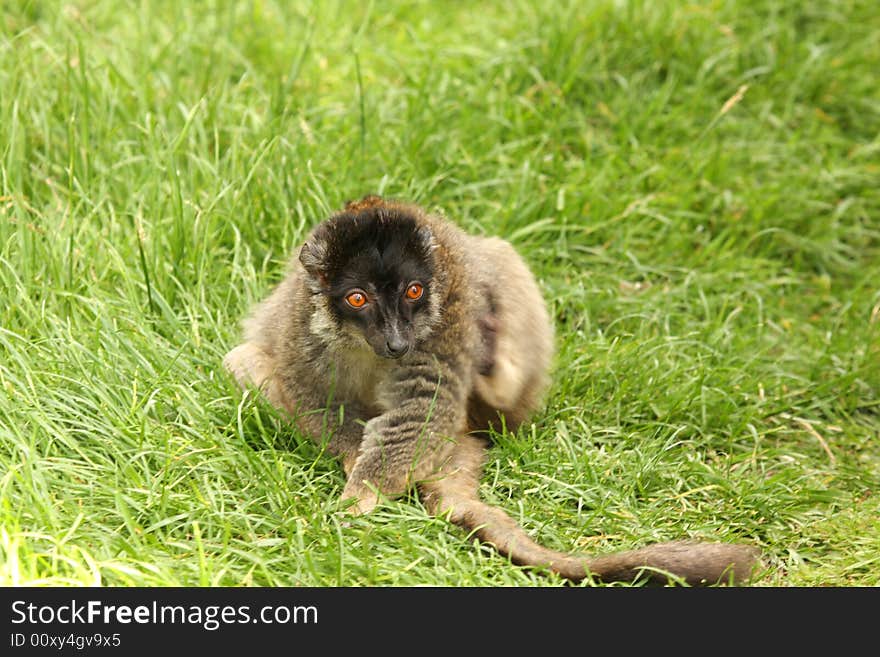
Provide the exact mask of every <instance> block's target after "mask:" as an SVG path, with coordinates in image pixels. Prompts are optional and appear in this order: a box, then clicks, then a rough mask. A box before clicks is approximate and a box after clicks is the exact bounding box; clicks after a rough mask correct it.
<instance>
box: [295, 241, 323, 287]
mask: <svg viewBox="0 0 880 657" xmlns="http://www.w3.org/2000/svg"><path fill="white" fill-rule="evenodd" d="M326 258H327V243H326V242H325V241H324V240H323V239H322V238H321V236H320V235H318V234H315V235H312V237H311V238H310V239H309V241H307V242H306V243H305V244H303V246H302V248H301V249H300V250H299V261H300V262H301V263H302V266H303V267H304V268H305V270H306V273H308V275H309V278H310V279H311V281H312V283H313V285H312V287H313V288H314V289H315V291H320V290H324V289H326V288H327V269H326Z"/></svg>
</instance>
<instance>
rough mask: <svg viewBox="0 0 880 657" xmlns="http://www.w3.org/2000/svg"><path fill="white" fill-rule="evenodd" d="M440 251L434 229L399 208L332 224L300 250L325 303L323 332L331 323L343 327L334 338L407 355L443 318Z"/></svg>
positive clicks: (394, 355)
mask: <svg viewBox="0 0 880 657" xmlns="http://www.w3.org/2000/svg"><path fill="white" fill-rule="evenodd" d="M432 251H433V240H432V237H431V233H430V231H429V230H428V229H427V228H426V227H422V226H419V224H418V222H417V221H416V219H415V218H414V217H412V216H410V215H408V214H407V213H406V212H403V211H401V210H398V209H393V208H387V207H378V208H377V207H372V208H367V209H363V210H361V211H359V212H345V213H342V214H340V215H336V216H334V217H333V218H332V219H329V220H328V221H326V222H325V223H324V224H322V225H321V226H320V227H319V228H318V229H317V230H316V231H315V233H314V235H313V237H312V239H311V240H309V242H308V243H306V244H305V245H304V246H303V248H302V251H301V252H300V261H301V262H302V264H303V266H304V267H305V268H306V271H307V272H308V274H309V276H310V277H311V279H312V283H313V285H312V289H313V291H314V292H315V293H316V294H318V295H320V296H321V297H322V298H323V301H324V313H323V314H324V321H323V322H319V323H318V325H317V328H318V330H319V331H321V330H327V329H328V328H330V327H329V326H327V325H326V324H327V321H328V320H329V322H331V323H332V328H333V330H335V331H336V332H337V335H334V336H327V337H328V338H329V341H333V342H338V339H339V337H340V336H342V335H344V336H346V337H348V338H350V339H351V340H352V341H353V342H355V343H356V342H358V341H361V342H366V344H368V345H369V346H370V347H371V348H372V350H373V351H374V352H375V353H376V355H378V356H380V357H382V358H401V357H402V356H404V355H406V354H407V353H408V352H410V351H411V350H412V349H413V348H414V347H415V345H416V344H417V343H418V342H419V340H422V339H424V338H425V337H427V335H428V334H429V333H430V332H431V328H432V327H433V325H434V324H435V322H436V319H437V315H438V310H437V305H438V304H437V302H438V299H437V298H435V295H434V292H435V290H434V289H433V288H434V285H433V282H434V281H433V277H434V258H433V253H432ZM322 324H323V326H322ZM319 337H321V336H319Z"/></svg>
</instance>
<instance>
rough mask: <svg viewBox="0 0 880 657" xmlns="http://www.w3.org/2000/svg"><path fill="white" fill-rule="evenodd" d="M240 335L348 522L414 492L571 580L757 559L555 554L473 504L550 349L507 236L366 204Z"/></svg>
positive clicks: (659, 552) (355, 207)
mask: <svg viewBox="0 0 880 657" xmlns="http://www.w3.org/2000/svg"><path fill="white" fill-rule="evenodd" d="M352 295H354V296H352ZM357 295H362V298H361V297H360V296H357ZM417 295H418V297H417V298H416V296H417ZM362 301H363V302H364V304H363V306H362V307H359V308H357V307H355V305H359V304H361V302H362ZM244 333H245V335H244V342H243V343H242V344H241V345H239V346H237V347H236V348H234V349H233V350H232V351H230V352H229V353H228V354H227V355H226V358H225V359H224V365H225V366H226V368H227V369H228V370H229V371H230V372H232V374H233V375H234V376H235V378H236V379H237V381H238V382H239V384H240V385H241V386H243V387H247V386H255V387H257V388H259V389H260V390H261V391H262V393H263V395H265V397H266V398H267V399H268V401H269V402H270V403H271V404H273V405H274V406H276V407H277V408H279V409H282V410H283V411H285V412H286V413H287V414H289V416H290V417H291V419H292V421H293V423H294V424H295V425H296V427H297V428H298V429H299V430H300V431H301V432H303V433H305V434H307V435H309V436H310V437H312V438H313V439H314V440H316V441H326V446H327V449H328V451H329V452H331V453H332V454H334V455H336V456H337V457H338V458H339V459H340V460H341V461H342V465H343V468H344V469H345V472H346V474H347V475H348V479H347V483H346V485H345V488H344V490H343V493H342V497H343V499H344V500H351V501H352V505H351V507H350V509H351V511H353V512H354V513H363V512H367V511H370V510H371V509H372V508H373V507H374V506H375V505H376V504H377V502H378V499H379V498H378V495H379V494H384V495H386V496H396V495H400V494H401V493H404V492H405V491H406V490H407V489H408V488H409V487H411V486H417V487H418V489H419V491H420V493H421V495H422V499H423V500H424V502H425V504H426V506H427V508H428V509H429V511H430V512H432V513H434V514H443V513H448V514H449V518H450V519H451V520H452V522H454V523H456V524H459V525H461V526H462V527H464V528H466V529H467V530H469V531H471V532H473V533H474V534H475V535H476V536H478V537H479V538H480V539H481V540H483V541H485V542H487V543H491V544H492V545H494V546H495V548H496V549H497V550H498V551H499V552H501V553H502V554H504V555H507V556H508V557H509V558H510V559H511V560H512V561H513V562H514V563H517V564H521V565H526V566H533V567H542V568H546V569H549V570H551V571H553V572H556V573H558V574H559V575H561V576H563V577H566V578H568V579H571V580H575V581H577V580H581V579H583V578H585V577H586V576H587V575H588V574H589V575H592V576H593V577H595V578H597V579H599V580H604V581H611V580H623V581H633V580H636V579H638V578H639V577H640V576H644V577H647V578H653V579H655V580H657V581H668V580H667V575H665V574H664V573H671V574H672V575H675V576H677V577H679V578H681V579H683V580H685V581H687V582H688V583H691V584H700V583H716V582H735V583H738V582H742V581H743V580H745V579H746V578H748V577H749V575H750V574H751V571H752V568H753V566H754V564H755V562H756V559H757V551H756V550H755V549H754V548H752V547H748V546H745V545H735V544H724V543H692V542H671V543H660V544H655V545H652V546H649V547H645V548H642V549H640V550H635V551H631V552H621V553H615V554H609V555H604V556H594V557H586V556H578V555H571V554H566V553H561V552H557V551H554V550H550V549H547V548H545V547H542V546H540V545H538V544H537V543H535V542H534V541H533V540H532V539H531V538H530V537H529V536H528V535H527V534H526V533H525V531H523V529H522V528H521V527H520V526H519V525H518V524H517V523H516V522H515V521H514V520H513V519H512V518H511V517H510V516H509V515H508V514H507V513H505V512H504V511H502V510H501V509H499V508H496V507H493V506H489V505H487V504H486V503H484V502H482V501H481V500H480V498H479V479H480V475H481V471H482V465H483V459H484V456H485V452H486V447H487V439H486V438H485V435H486V430H487V429H488V427H489V423H490V422H497V420H498V418H499V416H500V415H503V416H504V420H505V423H506V427H507V428H508V429H511V430H512V429H515V428H516V426H518V425H519V424H520V423H522V422H523V421H525V420H526V419H528V417H529V416H530V415H531V414H532V413H533V412H534V411H535V410H536V409H537V408H538V407H539V406H540V404H541V401H542V397H543V394H544V392H545V390H546V388H547V385H548V371H549V367H550V361H551V357H552V353H553V330H552V323H551V321H550V318H549V316H548V314H547V310H546V306H545V304H544V300H543V298H542V295H541V293H540V290H539V289H538V286H537V283H536V282H535V279H534V277H533V276H532V274H531V272H530V271H529V269H528V267H527V266H526V264H525V262H524V261H523V260H522V258H521V257H520V256H519V255H518V254H517V253H516V251H515V250H514V249H513V247H512V246H511V245H510V244H509V243H508V242H506V241H504V240H502V239H499V238H495V237H488V238H487V237H476V236H472V235H468V234H466V233H464V232H463V231H462V230H460V229H459V228H457V227H456V226H455V225H453V224H452V223H451V222H449V221H447V220H444V219H442V218H441V217H439V216H436V215H433V214H428V213H426V212H425V211H423V210H422V209H421V208H419V207H417V206H415V205H411V204H404V203H397V202H392V201H387V200H384V199H381V198H379V197H377V196H367V197H365V198H363V199H361V200H360V201H357V202H352V203H349V204H348V205H347V206H346V208H345V209H344V210H342V211H341V212H338V213H336V214H335V215H333V216H332V217H330V218H329V219H328V220H326V221H324V222H322V223H321V224H320V225H318V226H317V227H316V228H315V230H314V231H312V233H311V234H310V235H309V237H308V239H307V240H306V242H305V244H304V245H303V246H302V247H301V248H300V249H298V250H297V253H296V255H295V257H294V258H293V259H292V261H291V265H290V271H289V273H288V275H287V277H286V278H285V279H284V280H283V281H282V282H281V283H280V284H279V285H278V286H277V287H276V288H275V290H274V291H273V292H272V293H271V294H270V295H269V297H268V298H267V299H265V300H264V301H263V302H262V303H260V304H259V305H258V306H257V307H256V308H255V310H254V311H253V312H252V314H251V315H250V317H249V319H247V320H246V322H245V331H244ZM660 571H663V572H660Z"/></svg>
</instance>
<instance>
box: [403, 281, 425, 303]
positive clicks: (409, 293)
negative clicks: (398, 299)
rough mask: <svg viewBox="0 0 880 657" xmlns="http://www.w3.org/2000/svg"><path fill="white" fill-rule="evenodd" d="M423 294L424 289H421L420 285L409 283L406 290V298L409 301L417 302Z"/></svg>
mask: <svg viewBox="0 0 880 657" xmlns="http://www.w3.org/2000/svg"><path fill="white" fill-rule="evenodd" d="M424 293H425V288H423V287H422V284H421V283H410V284H409V287H408V288H406V298H407V299H409V300H410V301H418V300H419V299H421V298H422V295H423V294H424Z"/></svg>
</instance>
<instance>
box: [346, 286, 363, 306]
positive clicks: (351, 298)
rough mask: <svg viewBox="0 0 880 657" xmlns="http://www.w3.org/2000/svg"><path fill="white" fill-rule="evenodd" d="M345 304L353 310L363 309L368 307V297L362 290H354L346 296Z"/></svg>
mask: <svg viewBox="0 0 880 657" xmlns="http://www.w3.org/2000/svg"><path fill="white" fill-rule="evenodd" d="M345 303H347V304H348V305H349V306H351V307H352V308H357V309H360V308H363V307H364V306H366V305H367V295H366V294H364V293H363V292H362V291H361V290H352V291H351V292H349V293H348V294H346V295H345Z"/></svg>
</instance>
